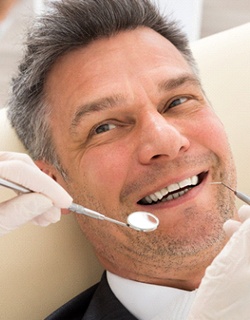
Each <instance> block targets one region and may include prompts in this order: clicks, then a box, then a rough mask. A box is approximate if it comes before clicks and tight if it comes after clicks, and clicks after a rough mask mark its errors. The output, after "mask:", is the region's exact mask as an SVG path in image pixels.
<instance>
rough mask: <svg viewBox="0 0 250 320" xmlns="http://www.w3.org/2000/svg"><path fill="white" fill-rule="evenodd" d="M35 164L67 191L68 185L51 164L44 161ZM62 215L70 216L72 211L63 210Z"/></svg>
mask: <svg viewBox="0 0 250 320" xmlns="http://www.w3.org/2000/svg"><path fill="white" fill-rule="evenodd" d="M35 164H36V165H37V166H38V168H39V169H40V170H41V171H42V172H44V173H46V174H47V175H48V176H50V177H51V178H52V179H54V180H55V181H56V182H57V183H58V184H60V185H61V186H62V187H63V188H64V189H65V190H66V184H65V181H64V179H63V178H62V175H61V174H60V172H58V170H57V169H56V168H55V167H54V166H53V165H51V164H49V163H47V162H45V161H43V160H37V161H35ZM61 211H62V214H69V213H70V211H69V210H67V209H61Z"/></svg>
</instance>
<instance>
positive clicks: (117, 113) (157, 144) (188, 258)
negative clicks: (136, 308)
mask: <svg viewBox="0 0 250 320" xmlns="http://www.w3.org/2000/svg"><path fill="white" fill-rule="evenodd" d="M46 93H47V101H48V103H49V104H50V105H51V106H52V113H51V118H50V119H51V126H52V130H53V138H54V142H55V145H56V149H57V153H58V155H59V157H60V160H61V164H62V166H63V168H64V169H65V170H66V171H67V181H64V180H63V179H62V178H61V176H60V175H59V174H58V173H56V178H57V180H58V181H59V183H60V184H62V185H63V187H64V188H65V189H66V190H67V191H68V192H69V193H70V194H71V195H72V196H73V198H74V201H75V202H77V203H80V204H82V205H84V206H85V207H87V208H90V209H94V210H96V211H99V212H101V213H103V214H105V215H106V216H109V217H111V218H114V219H117V220H120V221H124V222H125V221H126V219H127V216H128V215H129V214H130V213H131V212H134V211H148V212H151V213H153V214H155V215H156V216H157V217H158V218H159V220H160V225H159V228H158V229H157V230H156V231H154V232H152V233H143V232H138V231H134V230H132V229H129V228H123V227H121V226H117V225H113V224H111V223H109V222H104V221H98V220H95V219H91V218H87V217H84V216H82V215H81V216H78V221H79V223H80V225H81V228H82V229H83V230H84V232H85V234H86V236H87V237H88V238H89V239H90V241H91V242H92V243H93V245H94V248H95V250H96V252H97V255H98V257H99V259H100V261H101V262H102V263H103V265H104V266H105V267H106V268H107V269H109V270H110V271H112V272H114V273H117V274H120V275H122V276H125V277H128V278H132V279H135V280H140V281H145V282H153V283H160V284H168V285H172V286H178V282H180V283H181V286H182V287H186V288H192V287H193V286H196V284H197V283H198V282H199V280H200V278H201V276H202V275H203V272H204V268H205V267H206V266H207V265H208V264H209V263H210V262H211V260H212V259H213V257H214V256H215V255H216V254H217V253H218V251H219V250H220V249H221V248H222V246H223V245H224V242H225V239H224V234H223V232H222V224H223V222H224V221H225V220H226V219H227V218H229V217H231V216H232V215H233V214H234V207H233V201H232V197H231V195H230V193H229V192H228V190H226V189H224V188H223V187H221V186H218V185H217V186H212V185H210V184H209V183H210V182H211V181H225V182H226V183H227V184H229V185H232V186H234V185H235V170H234V165H233V162H232V159H231V153H230V149H229V146H228V143H227V138H226V136H225V132H224V129H223V126H222V124H221V122H220V121H219V120H218V118H217V116H216V115H215V114H214V112H213V110H212V109H211V107H210V106H209V103H208V101H207V100H206V98H205V96H204V94H203V92H202V89H201V87H200V85H199V82H198V81H197V79H196V77H195V75H194V74H193V72H192V70H191V68H190V67H189V65H188V64H187V62H186V61H185V59H184V58H183V56H182V55H181V54H180V53H179V52H178V51H177V49H176V48H175V47H174V46H173V45H172V44H171V43H170V42H169V41H167V40H166V39H165V38H163V37H161V36H160V35H159V34H157V33H156V32H154V31H152V30H151V29H147V28H141V29H137V30H133V31H126V32H122V33H119V34H118V35H116V36H114V37H111V38H110V39H101V40H98V41H95V42H93V43H92V44H90V45H89V46H88V47H87V48H82V49H78V50H76V51H73V52H71V53H68V54H67V55H65V56H64V57H62V58H60V59H59V60H58V61H57V63H56V64H55V65H54V67H53V69H52V70H51V72H50V74H49V77H48V80H47V83H46ZM191 279H192V280H191ZM185 283H186V284H185ZM191 283H192V284H191Z"/></svg>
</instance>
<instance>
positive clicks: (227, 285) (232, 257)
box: [187, 205, 250, 320]
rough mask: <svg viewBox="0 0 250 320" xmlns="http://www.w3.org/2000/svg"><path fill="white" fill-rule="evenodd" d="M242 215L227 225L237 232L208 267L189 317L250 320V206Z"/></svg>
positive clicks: (227, 227) (230, 229) (229, 229)
mask: <svg viewBox="0 0 250 320" xmlns="http://www.w3.org/2000/svg"><path fill="white" fill-rule="evenodd" d="M239 217H240V220H241V222H236V221H232V220H229V221H228V222H226V223H225V224H224V229H225V231H226V233H228V234H229V235H231V234H232V233H233V232H234V233H233V235H232V237H231V238H230V240H229V241H228V243H227V244H226V246H225V247H224V248H223V250H222V251H221V252H220V254H219V255H218V256H217V257H216V258H215V259H214V261H213V262H212V264H211V265H210V266H209V267H208V268H207V270H206V273H205V276H204V278H203V279H202V282H201V285H200V287H199V289H198V290H197V296H196V298H195V300H194V303H193V305H192V307H191V309H190V313H189V316H188V318H187V319H188V320H249V319H250V219H249V218H250V206H247V205H244V206H242V207H241V208H240V210H239Z"/></svg>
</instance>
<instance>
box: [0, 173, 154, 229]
mask: <svg viewBox="0 0 250 320" xmlns="http://www.w3.org/2000/svg"><path fill="white" fill-rule="evenodd" d="M0 185H1V186H3V187H6V188H9V189H12V190H15V191H17V192H21V193H30V192H33V191H32V190H30V189H28V188H25V187H23V186H21V185H18V184H16V183H14V182H11V181H8V180H5V179H2V178H0ZM68 209H69V210H70V211H73V212H76V213H78V214H84V215H86V216H88V217H91V218H95V219H99V220H106V221H109V222H112V223H115V224H118V225H120V226H123V227H129V228H132V229H134V230H137V231H143V232H150V231H154V230H156V229H157V227H158V225H159V219H158V218H157V217H156V216H154V215H153V214H152V213H149V212H144V211H136V212H132V213H131V214H130V215H129V216H128V218H127V223H125V222H121V221H118V220H115V219H112V218H109V217H106V216H105V215H103V214H101V213H99V212H96V211H94V210H91V209H88V208H85V207H83V206H81V205H79V204H76V203H72V204H71V205H70V206H69V208H68Z"/></svg>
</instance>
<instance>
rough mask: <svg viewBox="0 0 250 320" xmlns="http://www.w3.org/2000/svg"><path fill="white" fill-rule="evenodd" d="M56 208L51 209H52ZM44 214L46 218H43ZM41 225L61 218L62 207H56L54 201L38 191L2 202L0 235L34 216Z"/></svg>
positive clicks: (0, 208)
mask: <svg viewBox="0 0 250 320" xmlns="http://www.w3.org/2000/svg"><path fill="white" fill-rule="evenodd" d="M52 208H53V209H55V210H51V209H52ZM43 215H44V218H43ZM38 216H39V217H40V218H39V219H38V221H35V222H36V223H37V224H40V225H48V224H49V223H54V222H56V221H58V220H60V209H58V208H55V207H54V205H53V203H52V201H51V200H50V199H49V198H48V197H46V196H44V195H42V194H37V193H29V194H23V195H20V196H17V197H15V198H12V199H11V200H8V201H5V202H3V203H1V204H0V235H2V234H5V233H8V232H10V231H11V230H14V229H16V228H18V227H20V226H22V225H24V224H26V223H27V222H30V221H33V219H34V218H36V217H38Z"/></svg>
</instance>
